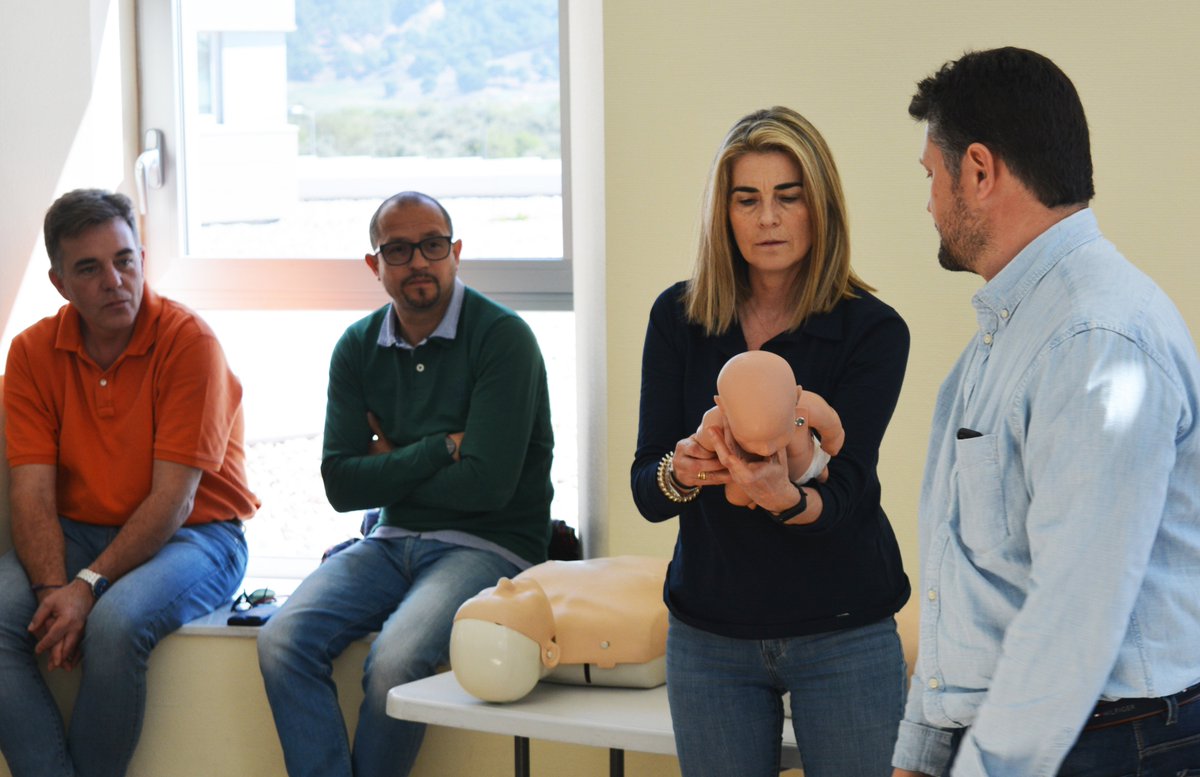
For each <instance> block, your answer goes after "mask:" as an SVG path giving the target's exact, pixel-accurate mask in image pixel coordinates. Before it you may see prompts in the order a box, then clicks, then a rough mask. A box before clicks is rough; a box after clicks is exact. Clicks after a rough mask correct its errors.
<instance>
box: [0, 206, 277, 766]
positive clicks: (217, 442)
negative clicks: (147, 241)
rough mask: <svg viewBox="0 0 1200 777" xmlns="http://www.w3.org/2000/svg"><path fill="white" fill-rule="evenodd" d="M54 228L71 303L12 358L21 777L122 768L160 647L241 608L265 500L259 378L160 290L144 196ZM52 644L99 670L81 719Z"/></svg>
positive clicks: (5, 568) (68, 665) (16, 731)
mask: <svg viewBox="0 0 1200 777" xmlns="http://www.w3.org/2000/svg"><path fill="white" fill-rule="evenodd" d="M45 237H46V251H47V253H49V255H50V266H51V269H50V281H51V283H53V284H54V287H55V288H56V289H58V291H59V293H60V294H62V296H63V297H64V298H65V299H66V300H67V303H68V304H66V305H65V306H63V307H62V309H60V310H59V312H58V314H57V315H55V316H52V317H49V318H46V319H43V320H42V321H39V322H38V323H36V324H34V325H33V326H31V327H30V328H29V329H26V330H25V331H24V332H22V333H21V334H19V335H17V337H16V338H15V339H14V340H13V343H12V346H11V348H10V350H9V353H8V364H7V368H6V373H7V374H6V378H5V389H4V405H5V410H6V412H7V416H8V428H7V435H8V463H9V465H10V466H11V467H12V487H11V493H12V497H11V499H12V534H13V551H12V552H10V553H8V554H6V555H5V556H3V557H0V751H3V754H4V758H5V759H6V760H7V762H8V766H9V769H10V770H11V771H12V772H13V774H14V775H18V776H22V777H23V776H25V775H47V777H49V776H50V775H54V776H55V777H58V776H59V775H62V776H63V777H67V776H68V775H78V776H79V777H91V776H93V775H95V776H97V777H99V776H100V775H105V776H110V775H111V776H116V775H122V774H124V773H125V771H126V768H127V767H128V764H129V761H130V759H131V757H132V756H133V751H134V747H135V746H136V745H137V740H138V735H139V733H140V731H141V724H142V715H143V710H144V707H145V672H146V663H147V660H148V658H149V655H150V651H151V649H152V648H153V647H154V645H155V644H156V643H157V642H158V641H159V640H160V639H161V638H162V637H163V636H165V635H166V634H169V633H170V632H171V631H173V630H175V629H176V628H178V627H179V626H180V625H182V624H183V623H186V622H187V621H189V620H192V619H194V618H197V617H199V616H201V615H203V614H205V613H207V612H210V611H212V610H213V609H214V608H216V607H218V606H220V605H221V604H223V603H225V602H228V601H229V599H230V596H231V595H232V593H233V591H234V590H235V587H236V586H237V585H238V584H239V583H240V582H241V580H242V577H243V575H244V573H245V567H246V542H245V538H244V536H243V532H242V521H244V520H246V519H248V518H250V516H252V515H253V514H254V512H255V510H256V509H257V507H258V499H257V498H256V497H255V496H254V494H253V493H251V491H250V489H249V488H248V487H247V485H246V475H245V468H244V451H243V447H242V410H241V396H242V389H241V384H240V383H239V382H238V380H237V378H236V377H235V376H234V375H233V373H232V372H231V371H230V370H229V367H228V366H227V365H226V363H225V357H224V354H223V352H222V350H221V346H220V344H219V343H218V342H217V339H216V337H215V336H214V335H213V333H212V331H211V330H210V329H209V328H208V326H207V325H206V324H205V323H204V322H203V321H202V320H200V318H199V317H197V316H196V314H195V313H193V312H192V311H190V310H188V309H187V308H185V307H183V306H182V305H179V304H177V303H175V302H172V301H170V300H167V299H164V298H162V297H159V296H157V295H155V294H154V292H152V291H151V290H150V289H149V288H148V287H147V286H146V285H145V280H144V278H143V275H142V261H143V251H142V248H141V245H140V243H139V241H138V237H137V228H136V225H135V221H134V215H133V211H132V208H131V207H130V202H129V199H128V198H127V197H125V196H124V195H121V194H113V193H109V192H105V191H100V190H96V189H86V190H77V191H73V192H70V193H68V194H65V195H63V196H62V197H61V198H60V199H59V200H58V201H57V202H55V203H54V205H52V206H51V207H50V209H49V211H47V213H46V219H45ZM39 655H45V656H46V657H47V659H48V665H49V668H50V669H51V670H54V669H64V670H71V669H74V668H75V667H76V666H79V667H81V669H82V675H83V676H82V678H81V680H80V686H79V695H78V698H77V700H76V702H75V707H74V711H73V713H72V715H71V724H70V727H69V729H68V728H66V727H65V726H64V724H63V720H62V717H61V716H60V714H59V712H58V708H57V707H56V705H55V703H54V700H53V698H52V697H51V696H50V693H49V691H48V690H47V687H46V684H45V682H44V680H43V679H42V676H41V674H40V672H39V671H38V663H37V661H38V658H37V657H38V656H39Z"/></svg>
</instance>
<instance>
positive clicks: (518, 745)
mask: <svg viewBox="0 0 1200 777" xmlns="http://www.w3.org/2000/svg"><path fill="white" fill-rule="evenodd" d="M513 775H514V776H515V777H529V737H513Z"/></svg>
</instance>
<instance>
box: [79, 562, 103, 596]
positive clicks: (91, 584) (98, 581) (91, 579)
mask: <svg viewBox="0 0 1200 777" xmlns="http://www.w3.org/2000/svg"><path fill="white" fill-rule="evenodd" d="M75 579H76V580H82V581H83V582H85V583H87V584H88V588H91V589H92V596H93V597H95V598H96V599H99V598H100V597H101V596H104V592H105V591H107V590H108V585H109V583H108V578H107V577H104V576H103V575H101V574H100V573H99V572H93V571H92V570H90V569H87V568H86V567H85V568H84V569H81V570H79V574H77V575H75Z"/></svg>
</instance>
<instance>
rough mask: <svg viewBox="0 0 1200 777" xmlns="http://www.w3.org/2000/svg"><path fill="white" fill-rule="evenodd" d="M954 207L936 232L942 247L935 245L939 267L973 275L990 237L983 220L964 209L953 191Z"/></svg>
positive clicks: (958, 196) (961, 200)
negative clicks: (943, 224)
mask: <svg viewBox="0 0 1200 777" xmlns="http://www.w3.org/2000/svg"><path fill="white" fill-rule="evenodd" d="M952 193H953V194H954V208H953V209H952V210H951V211H950V214H949V216H948V217H947V219H946V224H945V226H943V227H940V228H939V229H938V234H939V235H940V236H941V239H942V240H941V244H940V245H939V246H938V264H940V265H941V266H942V267H943V268H944V269H947V270H949V271H950V272H975V265H976V263H977V262H978V261H979V256H980V254H982V253H983V251H984V249H986V248H987V246H988V243H990V242H991V235H990V234H989V233H988V230H987V227H986V226H984V224H983V221H982V220H981V219H980V218H979V217H978V216H976V215H975V214H974V213H971V212H970V211H969V210H967V203H966V201H964V200H963V198H962V195H961V194H960V193H959V192H957V191H954V192H952Z"/></svg>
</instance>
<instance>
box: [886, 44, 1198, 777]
mask: <svg viewBox="0 0 1200 777" xmlns="http://www.w3.org/2000/svg"><path fill="white" fill-rule="evenodd" d="M909 112H910V113H911V114H912V116H913V117H914V118H916V119H917V120H919V121H926V122H928V127H927V134H926V141H925V148H924V153H923V154H922V157H921V164H922V166H924V168H925V170H926V172H927V173H928V176H929V178H930V189H931V191H930V198H929V211H930V213H931V214H932V216H933V221H934V225H935V227H936V228H937V230H938V232H939V234H940V236H941V248H940V250H939V255H938V257H939V261H940V262H941V264H942V266H943V267H945V268H946V269H949V270H956V271H968V272H974V273H976V274H978V275H980V276H981V277H982V278H983V279H984V280H985V281H986V284H985V285H984V286H983V288H982V289H980V291H979V292H978V293H977V294H976V295H975V297H974V298H973V300H972V304H973V305H974V307H975V312H976V319H977V322H978V330H977V331H976V333H975V336H974V338H973V339H972V341H971V342H970V344H969V345H968V347H967V349H966V350H965V351H964V352H963V354H962V356H961V357H960V358H959V360H958V362H957V364H955V366H954V369H953V370H952V372H951V373H950V375H949V377H948V378H947V379H946V381H945V383H944V384H943V385H942V388H941V391H940V392H939V395H938V400H937V407H936V410H935V413H934V419H933V430H932V434H931V436H930V443H929V459H928V462H927V464H926V471H925V479H924V483H923V485H922V490H921V510H920V543H921V548H920V551H921V578H922V579H921V589H920V590H921V596H922V608H921V609H922V612H921V628H920V654H919V658H918V661H917V667H916V671H915V674H914V676H913V685H912V689H911V691H910V693H909V701H908V707H907V710H906V713H905V720H904V721H903V723H902V724H901V727H900V734H899V738H898V741H897V744H896V749H895V753H894V755H893V759H892V763H893V765H894V767H895V772H894V775H895V776H896V777H901V776H909V775H920V774H925V775H943V774H952V775H955V777H962V776H963V775H991V776H993V777H996V776H999V775H1005V776H1007V775H1012V776H1013V777H1035V776H1037V775H1056V774H1059V775H1083V774H1086V775H1089V777H1099V776H1100V775H1114V776H1116V775H1131V774H1148V773H1150V772H1149V771H1147V770H1150V769H1159V770H1161V771H1155V772H1153V773H1155V774H1171V775H1182V774H1200V703H1196V702H1195V700H1196V698H1197V696H1198V695H1200V690H1198V689H1197V683H1198V681H1200V412H1198V407H1197V404H1198V396H1200V364H1198V363H1197V355H1196V347H1195V344H1194V343H1193V341H1192V339H1191V336H1190V335H1189V333H1188V330H1187V326H1186V324H1185V323H1184V321H1183V320H1182V318H1181V317H1180V315H1179V312H1178V311H1177V310H1176V308H1175V306H1174V305H1173V304H1172V302H1171V300H1170V299H1169V298H1168V297H1167V295H1166V294H1164V293H1163V291H1162V290H1161V289H1159V288H1158V287H1157V286H1156V285H1155V284H1154V282H1153V281H1151V280H1150V279H1149V278H1148V277H1146V276H1145V275H1144V274H1142V273H1141V272H1140V271H1138V270H1137V269H1136V268H1135V267H1134V266H1133V265H1132V264H1130V263H1129V262H1128V261H1126V260H1125V258H1124V257H1122V256H1121V254H1120V253H1118V251H1117V249H1116V248H1115V247H1114V246H1113V245H1112V244H1111V243H1109V242H1108V241H1107V240H1105V239H1104V237H1103V236H1102V235H1101V234H1100V231H1099V228H1098V227H1097V225H1096V219H1095V217H1094V215H1093V214H1092V211H1091V210H1090V209H1088V207H1087V203H1088V201H1089V200H1090V199H1091V198H1092V196H1093V194H1094V190H1093V186H1092V164H1091V155H1090V149H1089V144H1088V129H1087V121H1086V119H1085V118H1084V114H1083V108H1082V106H1081V104H1080V102H1079V97H1078V95H1077V93H1076V91H1075V88H1074V86H1073V85H1072V84H1071V82H1070V80H1069V79H1068V78H1067V77H1066V75H1064V74H1063V73H1062V71H1061V70H1059V69H1058V68H1057V67H1056V66H1055V65H1054V64H1053V63H1052V62H1050V61H1049V60H1048V59H1046V58H1045V57H1042V56H1040V55H1038V54H1035V53H1033V52H1030V51H1023V50H1020V49H1011V48H1009V49H997V50H992V51H984V52H975V53H971V54H968V55H966V56H964V57H963V58H961V59H960V60H958V61H957V62H953V63H950V64H948V65H946V66H945V67H943V68H942V69H941V70H940V71H939V72H938V73H936V74H935V75H933V76H931V77H930V78H927V79H925V80H924V81H922V82H921V83H920V84H919V86H918V90H917V93H916V95H915V96H914V97H913V100H912V104H911V105H910V107H909ZM1189 767H1190V768H1193V769H1198V770H1197V771H1195V772H1193V771H1190V770H1189Z"/></svg>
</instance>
